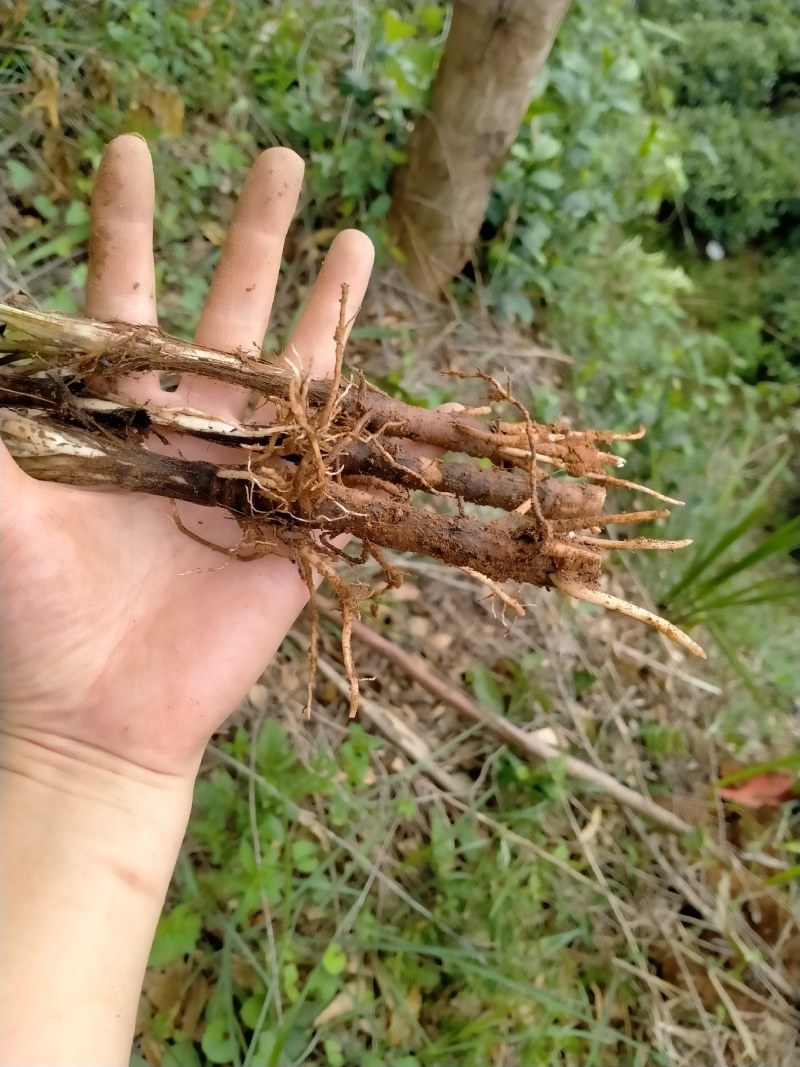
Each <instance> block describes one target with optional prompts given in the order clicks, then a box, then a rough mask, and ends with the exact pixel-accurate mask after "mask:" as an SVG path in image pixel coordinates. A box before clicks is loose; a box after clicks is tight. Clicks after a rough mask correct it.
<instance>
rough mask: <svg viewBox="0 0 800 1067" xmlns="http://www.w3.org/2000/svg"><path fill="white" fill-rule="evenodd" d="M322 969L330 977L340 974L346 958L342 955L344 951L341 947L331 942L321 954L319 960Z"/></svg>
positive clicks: (345, 963)
mask: <svg viewBox="0 0 800 1067" xmlns="http://www.w3.org/2000/svg"><path fill="white" fill-rule="evenodd" d="M320 962H321V964H322V966H323V969H324V970H325V971H327V973H328V974H330V975H334V976H335V975H337V974H341V973H342V971H343V970H344V969H345V966H346V965H347V956H346V955H345V953H344V949H343V948H342V946H341V945H339V944H337V943H336V942H335V941H331V943H330V944H329V945H328V947H327V948H326V949H325V951H324V952H323V953H322V959H321V960H320Z"/></svg>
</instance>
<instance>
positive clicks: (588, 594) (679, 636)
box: [553, 579, 706, 659]
mask: <svg viewBox="0 0 800 1067" xmlns="http://www.w3.org/2000/svg"><path fill="white" fill-rule="evenodd" d="M553 585H555V586H556V587H557V588H558V589H560V590H561V591H562V593H566V594H567V595H568V596H571V597H574V599H575V600H584V601H586V603H587V604H596V605H597V606H598V607H601V608H608V609H609V611H618V612H619V613H620V615H627V616H628V618H630V619H636V620H638V621H639V622H643V623H645V624H646V625H647V626H651V627H652V628H653V629H654V630H658V632H659V633H662V634H663V635H664V636H665V637H668V638H669V639H670V640H671V641H674V642H675V644H676V645H680V646H681V647H682V648H685V649H686V650H687V652H691V653H692V655H693V656H698V657H699V658H700V659H706V654H705V652H704V651H703V649H702V648H701V647H700V646H699V645H698V644H697V642H696V641H693V640H692V639H691V637H689V635H688V634H685V633H684V632H683V630H679V629H678V627H677V626H674V625H673V624H672V623H671V622H667V620H666V619H662V618H661V616H660V615H655V614H654V613H653V612H652V611H647V609H646V608H640V607H639V606H638V604H631V603H629V602H628V601H627V600H620V598H619V597H616V596H611V594H610V593H601V592H600V591H599V590H597V589H587V588H586V586H583V585H576V584H575V583H573V582H565V581H560V580H559V579H554V580H553Z"/></svg>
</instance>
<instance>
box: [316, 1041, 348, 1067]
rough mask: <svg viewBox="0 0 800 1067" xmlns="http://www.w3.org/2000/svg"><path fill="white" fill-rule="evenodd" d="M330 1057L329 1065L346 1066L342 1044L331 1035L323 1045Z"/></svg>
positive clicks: (335, 1066) (332, 1066) (333, 1066)
mask: <svg viewBox="0 0 800 1067" xmlns="http://www.w3.org/2000/svg"><path fill="white" fill-rule="evenodd" d="M322 1047H323V1049H324V1050H325V1055H326V1057H327V1059H328V1067H344V1064H345V1058H344V1052H343V1051H342V1044H341V1042H340V1041H337V1039H336V1038H335V1037H329V1038H328V1039H327V1041H324V1042H323V1045H322Z"/></svg>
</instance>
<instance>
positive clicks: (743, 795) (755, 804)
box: [717, 771, 797, 808]
mask: <svg viewBox="0 0 800 1067" xmlns="http://www.w3.org/2000/svg"><path fill="white" fill-rule="evenodd" d="M796 788H797V779H796V778H795V776H794V775H793V774H790V773H789V772H788V771H765V772H764V773H763V774H754V775H753V777H752V778H748V779H747V780H746V781H744V782H739V783H738V784H737V785H729V786H723V787H721V788H720V789H718V790H717V792H718V793H719V795H720V796H721V797H722V799H723V800H733V801H735V802H736V803H737V804H741V805H742V807H745V808H777V807H780V805H781V804H784V803H786V801H787V800H791V799H792V797H793V796H794V795H795V792H796Z"/></svg>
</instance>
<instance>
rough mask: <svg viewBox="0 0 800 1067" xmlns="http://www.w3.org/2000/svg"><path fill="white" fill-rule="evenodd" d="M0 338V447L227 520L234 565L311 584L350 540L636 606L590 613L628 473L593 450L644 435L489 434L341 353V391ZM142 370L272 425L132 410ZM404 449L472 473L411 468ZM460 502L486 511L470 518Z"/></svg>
mask: <svg viewBox="0 0 800 1067" xmlns="http://www.w3.org/2000/svg"><path fill="white" fill-rule="evenodd" d="M344 299H345V294H343V311H344ZM0 324H5V325H4V331H3V334H2V336H0V353H3V354H2V355H0V405H2V409H3V410H2V413H0V432H1V433H2V436H3V439H4V441H5V442H6V444H7V446H8V447H9V449H10V451H11V452H12V454H13V455H14V456H15V457H16V459H17V462H18V463H19V464H20V466H22V467H23V468H24V469H25V470H26V471H28V473H29V474H31V475H33V476H34V477H37V478H41V479H46V480H56V481H61V482H68V483H70V484H73V485H96V484H112V485H116V486H119V487H121V488H125V489H129V490H134V491H137V492H147V493H152V494H156V495H160V496H165V497H169V498H172V499H175V500H184V501H189V502H191V503H195V504H202V505H205V506H216V507H222V508H225V509H227V510H228V511H229V512H230V513H231V514H232V515H233V516H234V517H235V518H236V519H237V521H238V522H239V524H240V527H241V529H242V539H241V541H240V543H239V545H238V546H237V547H236V549H235V550H233V551H234V552H235V554H236V555H238V556H239V557H240V558H252V557H253V556H257V555H260V554H263V553H264V552H276V551H277V552H280V553H281V554H284V555H291V556H293V557H294V558H296V559H297V560H298V561H299V565H300V567H301V572H303V573H308V567H309V566H310V565H314V566H316V567H317V569H320V565H321V563H322V560H323V558H324V557H329V558H334V557H336V556H337V554H338V553H337V550H336V549H334V548H333V546H332V545H331V544H330V541H329V539H330V538H331V537H332V536H333V535H335V534H338V533H349V534H351V535H354V536H355V537H357V538H359V539H360V540H361V541H362V543H363V544H364V546H365V550H366V551H367V552H369V551H370V549H371V547H372V546H374V547H375V549H376V553H377V548H378V547H383V548H390V549H393V550H396V551H412V552H417V553H423V554H425V555H429V556H432V557H435V558H437V559H440V560H442V561H444V562H445V563H448V564H450V565H452V566H455V567H459V568H461V569H463V570H465V571H467V572H470V573H478V574H481V575H483V576H485V578H487V579H489V580H491V581H493V582H505V581H508V580H513V581H518V582H529V583H531V584H535V585H541V586H546V587H551V586H555V587H559V588H562V589H563V590H564V591H566V592H568V593H569V594H570V595H572V596H575V597H577V598H578V599H585V600H591V601H592V602H594V603H599V602H601V601H602V602H603V603H605V604H606V606H608V607H611V608H613V609H615V610H622V611H626V610H627V609H628V608H631V607H632V606H631V605H627V604H625V602H622V601H618V600H616V598H605V599H603V596H602V594H601V591H600V575H601V567H602V560H603V555H604V553H605V551H607V550H608V549H613V548H617V547H622V545H621V544H620V543H619V542H605V541H604V540H603V539H602V538H599V537H597V536H596V534H597V533H598V532H599V530H600V529H601V528H602V527H603V526H604V525H605V524H606V523H607V522H608V521H610V519H611V518H612V516H606V517H604V516H603V514H602V507H603V504H604V499H605V488H604V485H603V482H604V481H606V480H607V481H608V482H610V483H615V482H618V481H621V479H618V478H616V477H614V476H612V475H609V474H607V473H606V468H608V467H613V468H618V467H620V466H622V463H623V461H622V460H621V459H620V458H619V457H617V456H616V455H614V454H613V453H612V452H610V451H607V449H606V448H605V447H603V446H608V445H611V444H613V442H614V441H615V440H619V439H630V438H631V437H638V436H640V435H641V432H640V431H637V432H636V433H635V434H633V435H631V434H627V435H624V434H616V433H614V432H612V431H607V430H583V431H574V430H572V429H571V428H570V427H568V426H566V425H550V426H543V425H539V424H537V423H534V422H532V421H530V420H529V419H527V418H523V419H521V420H520V421H519V422H516V423H514V422H500V421H498V420H496V419H495V420H492V419H484V418H480V417H478V416H477V415H476V414H474V413H472V412H469V411H460V412H446V413H445V412H439V411H428V410H425V409H421V408H415V407H411V406H409V405H405V404H403V403H401V402H400V401H397V400H395V399H393V398H391V397H388V396H386V395H385V394H384V393H382V392H380V391H379V390H377V389H375V388H374V387H372V386H370V385H369V384H368V383H367V382H366V381H364V380H363V379H361V378H359V379H354V380H344V379H342V378H341V363H342V356H343V352H341V351H340V352H339V353H338V355H337V376H336V377H335V378H334V379H333V381H332V382H326V381H320V380H313V379H311V380H309V379H303V378H301V377H300V376H299V375H298V374H296V373H293V372H292V371H291V370H290V369H289V370H287V369H284V368H283V367H279V366H273V365H271V364H269V363H264V362H259V361H257V360H255V359H253V358H252V357H248V356H239V355H230V354H226V353H222V352H216V351H211V350H207V349H202V348H199V347H198V346H195V345H192V344H187V343H185V342H182V341H178V340H175V339H173V338H170V337H166V336H165V335H163V334H161V333H160V332H159V331H158V330H156V329H153V328H149V327H131V326H127V325H122V324H114V323H111V324H109V323H96V322H90V321H87V320H80V319H71V318H68V317H66V316H62V315H54V314H49V313H45V312H40V311H29V310H20V309H18V308H13V307H7V306H5V305H0ZM145 370H151V371H171V372H178V373H192V374H199V375H202V376H204V377H208V378H213V379H214V380H216V381H220V382H226V383H230V384H237V385H240V386H244V387H246V388H249V389H251V390H252V391H253V392H255V393H257V394H260V395H261V396H264V397H268V398H270V400H272V401H273V403H274V405H275V408H276V421H275V425H274V426H272V427H269V428H265V427H263V426H258V425H255V424H248V423H233V422H230V421H224V420H220V419H217V418H215V417H213V416H209V415H207V414H206V413H203V412H196V411H190V410H180V409H169V408H157V407H155V406H152V405H148V406H146V407H141V406H136V405H135V404H133V403H132V402H131V401H130V400H128V399H127V398H126V397H125V396H123V395H121V393H120V391H119V386H118V384H117V382H118V378H119V376H120V375H124V374H130V373H136V372H142V371H145ZM483 377H486V376H483ZM487 384H488V387H489V391H490V394H491V395H490V399H491V400H495V401H506V402H510V403H512V404H514V403H515V402H514V401H513V398H512V397H511V396H510V394H509V393H508V392H507V390H506V389H504V388H503V387H501V386H500V385H499V383H496V382H494V381H493V380H492V379H487ZM153 431H156V432H158V433H160V434H163V433H164V432H169V433H171V434H183V435H191V436H196V437H201V438H204V439H206V440H211V441H215V442H217V443H220V444H226V445H230V446H232V447H231V448H230V450H225V451H224V452H223V453H221V456H222V458H221V459H220V460H219V462H214V463H211V462H205V461H193V460H185V459H182V458H181V457H179V456H178V455H161V454H157V453H154V452H152V451H150V450H149V449H148V448H147V439H148V436H149V434H150V433H151V432H153ZM408 441H413V442H417V443H423V444H427V445H432V446H435V447H436V448H438V449H440V450H442V451H445V452H448V453H456V454H461V455H462V456H467V457H473V459H479V460H481V461H482V462H481V463H479V464H478V463H475V462H470V461H469V460H464V459H463V458H461V459H455V460H450V459H447V460H428V459H421V458H420V457H419V456H418V455H416V454H415V453H414V451H413V450H410V449H409V448H408V444H407V442H408ZM228 457H230V458H228ZM626 484H628V485H630V486H631V487H632V488H639V489H641V490H642V491H645V492H646V491H647V489H646V487H637V486H635V484H634V483H626ZM375 490H380V492H379V493H376V492H375ZM436 496H439V497H443V498H449V500H450V503H449V505H447V506H446V507H439V508H436V509H434V508H432V507H430V503H429V501H430V499H431V498H432V497H436ZM468 504H477V505H480V506H481V509H484V508H491V509H493V510H492V511H491V512H489V513H488V514H487V513H486V512H484V511H483V510H481V511H479V512H476V511H474V510H469V511H468V510H467V509H466V505H468ZM645 514H647V515H648V516H651V515H652V513H641V515H638V514H637V513H635V512H631V513H627V514H626V515H615V516H613V519H614V520H615V521H629V522H635V521H637V520H638V519H639V518H644V517H645ZM658 514H663V512H660V513H658ZM315 530H316V531H318V532H319V533H318V534H315V533H314V532H313V531H315ZM634 543H635V545H636V547H637V548H638V549H649V548H657V547H660V546H661V543H660V542H657V541H653V540H652V539H639V540H637V541H635V542H634ZM682 544H683V543H682V542H666V543H664V547H669V548H670V549H672V548H676V547H679V545H682ZM625 547H628V545H627V544H625ZM323 569H324V570H326V571H327V570H329V569H330V567H329V564H328V566H326V567H324V568H323ZM584 594H586V595H584ZM628 613H630V612H628ZM633 613H634V614H635V615H636V616H637V617H639V618H642V620H643V621H645V622H647V623H648V624H649V625H652V626H655V627H656V628H657V629H660V630H662V632H664V633H666V634H667V635H668V636H670V637H671V638H673V639H675V640H678V641H679V642H680V643H681V644H683V645H684V647H686V648H688V649H689V650H690V651H692V652H695V653H696V654H702V653H701V650H700V649H699V648H698V647H697V646H696V645H695V644H694V642H692V641H690V639H689V638H687V637H686V635H684V634H681V632H680V631H676V630H675V628H674V627H671V626H669V624H667V623H664V622H663V620H659V619H658V618H657V617H655V616H651V615H650V614H649V613H647V612H641V610H639V611H638V612H637V611H636V609H635V608H634V609H633Z"/></svg>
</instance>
